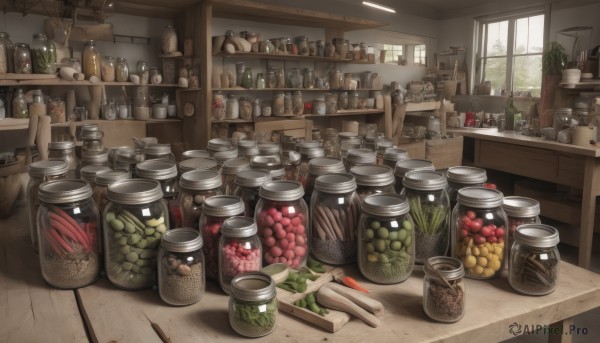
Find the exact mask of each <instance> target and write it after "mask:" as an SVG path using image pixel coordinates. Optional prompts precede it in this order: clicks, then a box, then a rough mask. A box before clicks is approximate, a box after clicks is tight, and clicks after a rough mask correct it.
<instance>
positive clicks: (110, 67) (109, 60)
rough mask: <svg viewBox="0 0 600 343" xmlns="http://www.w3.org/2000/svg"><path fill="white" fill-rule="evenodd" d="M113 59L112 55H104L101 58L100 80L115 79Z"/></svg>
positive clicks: (110, 80) (108, 80)
mask: <svg viewBox="0 0 600 343" xmlns="http://www.w3.org/2000/svg"><path fill="white" fill-rule="evenodd" d="M115 69H116V68H115V59H114V58H113V57H112V56H104V57H103V58H102V69H101V74H102V81H105V82H112V81H114V80H115V77H116V71H115Z"/></svg>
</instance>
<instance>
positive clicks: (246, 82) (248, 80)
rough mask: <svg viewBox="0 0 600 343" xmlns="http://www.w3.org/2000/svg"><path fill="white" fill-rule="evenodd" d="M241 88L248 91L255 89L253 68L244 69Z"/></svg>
mask: <svg viewBox="0 0 600 343" xmlns="http://www.w3.org/2000/svg"><path fill="white" fill-rule="evenodd" d="M241 86H242V87H244V88H246V89H253V88H254V76H253V75H252V68H250V67H246V69H244V74H243V76H242V85H241Z"/></svg>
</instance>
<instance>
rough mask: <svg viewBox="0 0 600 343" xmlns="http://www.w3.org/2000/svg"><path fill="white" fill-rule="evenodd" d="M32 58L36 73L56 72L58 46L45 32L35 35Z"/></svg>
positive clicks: (32, 44) (32, 43)
mask: <svg viewBox="0 0 600 343" xmlns="http://www.w3.org/2000/svg"><path fill="white" fill-rule="evenodd" d="M31 60H32V62H33V63H32V64H33V72H34V73H36V74H56V47H55V46H54V42H53V41H52V40H48V36H46V35H45V34H43V33H36V34H34V35H33V40H32V41H31Z"/></svg>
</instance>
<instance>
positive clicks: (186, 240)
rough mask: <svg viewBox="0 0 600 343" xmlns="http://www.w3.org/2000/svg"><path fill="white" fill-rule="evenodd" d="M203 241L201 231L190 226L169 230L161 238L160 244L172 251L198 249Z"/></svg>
mask: <svg viewBox="0 0 600 343" xmlns="http://www.w3.org/2000/svg"><path fill="white" fill-rule="evenodd" d="M203 243H204V242H203V240H202V235H201V234H200V231H198V230H195V229H191V228H188V227H184V228H176V229H173V230H168V231H167V232H165V233H164V234H163V235H162V237H161V239H160V246H161V247H163V248H164V249H165V250H167V251H171V252H192V251H197V250H200V249H201V248H202V244H203Z"/></svg>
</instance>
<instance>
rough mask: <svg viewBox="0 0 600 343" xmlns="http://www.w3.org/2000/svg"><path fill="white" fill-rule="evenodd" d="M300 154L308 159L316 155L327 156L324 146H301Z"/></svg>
mask: <svg viewBox="0 0 600 343" xmlns="http://www.w3.org/2000/svg"><path fill="white" fill-rule="evenodd" d="M300 155H301V156H302V157H304V158H307V159H312V158H316V157H325V150H323V149H322V148H304V147H301V148H300Z"/></svg>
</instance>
